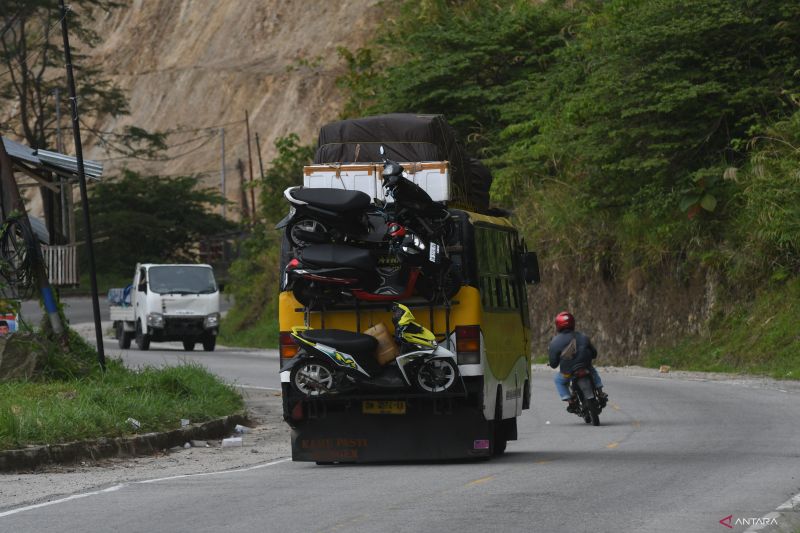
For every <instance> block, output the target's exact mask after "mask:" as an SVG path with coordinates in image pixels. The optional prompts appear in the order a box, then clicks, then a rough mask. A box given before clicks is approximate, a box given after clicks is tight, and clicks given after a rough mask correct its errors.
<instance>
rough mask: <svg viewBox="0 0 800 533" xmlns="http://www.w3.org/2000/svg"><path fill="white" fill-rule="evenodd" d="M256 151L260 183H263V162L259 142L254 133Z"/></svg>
mask: <svg viewBox="0 0 800 533" xmlns="http://www.w3.org/2000/svg"><path fill="white" fill-rule="evenodd" d="M256 150H257V151H258V169H259V170H260V171H261V181H262V182H263V181H264V162H263V161H262V160H261V142H259V140H258V133H256Z"/></svg>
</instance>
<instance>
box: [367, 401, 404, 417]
mask: <svg viewBox="0 0 800 533" xmlns="http://www.w3.org/2000/svg"><path fill="white" fill-rule="evenodd" d="M361 411H362V412H363V413H364V414H365V415H404V414H406V402H405V401H403V400H397V401H390V400H364V402H363V403H362V404H361Z"/></svg>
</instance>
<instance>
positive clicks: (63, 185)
mask: <svg viewBox="0 0 800 533" xmlns="http://www.w3.org/2000/svg"><path fill="white" fill-rule="evenodd" d="M53 92H54V93H55V98H56V152H58V153H59V154H63V153H64V140H63V139H62V138H61V88H60V87H56V88H55V89H53ZM58 190H59V191H60V193H61V233H63V234H64V235H65V236H66V235H70V231H69V228H70V221H69V210H68V209H69V206H68V202H67V192H69V193H70V194H71V193H72V190H71V187H70V190H69V191H67V180H66V179H65V178H64V177H63V176H61V177H60V179H59V188H58ZM67 239H68V242H70V243H72V242H73V241H72V239H70V238H69V237H67Z"/></svg>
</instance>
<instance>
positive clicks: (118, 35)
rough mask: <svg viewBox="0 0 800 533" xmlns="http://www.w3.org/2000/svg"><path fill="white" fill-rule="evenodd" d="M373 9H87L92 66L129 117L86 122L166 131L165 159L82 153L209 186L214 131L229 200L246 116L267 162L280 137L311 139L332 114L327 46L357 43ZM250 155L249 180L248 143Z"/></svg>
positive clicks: (265, 0)
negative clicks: (199, 179) (96, 42)
mask: <svg viewBox="0 0 800 533" xmlns="http://www.w3.org/2000/svg"><path fill="white" fill-rule="evenodd" d="M381 11H382V10H381V7H380V6H379V5H378V0H335V1H333V0H133V1H131V2H130V3H129V5H128V7H127V8H123V9H116V10H114V11H112V12H110V13H96V14H95V23H94V28H95V29H96V31H97V32H98V34H99V35H100V36H101V37H102V39H103V43H102V44H101V46H100V47H98V48H96V49H95V50H94V51H93V52H92V57H91V61H93V62H95V63H97V64H99V65H102V66H103V69H104V71H105V73H106V74H107V75H109V76H110V77H111V79H112V80H113V81H114V82H115V83H117V84H118V85H119V86H120V87H121V88H122V89H124V90H125V91H126V93H127V95H128V97H129V99H130V115H129V116H124V117H120V118H119V119H116V120H114V119H105V120H102V121H100V122H98V123H96V124H94V126H95V127H96V128H97V129H99V130H105V131H121V130H122V128H123V127H124V126H126V125H132V124H135V125H138V126H142V127H144V128H146V129H148V130H151V131H152V130H157V131H176V132H175V133H173V134H171V135H170V136H169V137H168V139H167V142H168V144H169V145H170V146H171V148H170V150H169V151H168V152H167V154H166V155H167V159H166V160H164V161H156V162H153V161H143V160H130V159H129V160H124V161H123V160H120V159H114V158H110V156H109V155H108V154H107V153H106V152H105V151H104V150H103V147H102V146H101V145H100V144H99V143H98V142H97V139H92V138H91V137H89V138H87V142H88V143H89V146H90V149H89V150H88V153H87V157H91V158H95V159H100V160H104V163H105V165H106V168H107V174H109V173H114V172H115V171H118V170H119V168H120V167H122V166H123V165H125V166H128V167H129V168H133V169H136V170H140V171H144V172H152V173H154V174H159V175H171V174H184V175H185V174H189V173H196V174H202V175H203V176H204V180H205V183H206V184H207V185H209V186H212V185H213V186H215V187H219V185H220V174H221V166H222V165H221V159H222V150H221V135H220V129H221V128H224V130H225V167H226V195H227V196H228V198H229V199H230V200H231V201H234V202H238V201H239V199H240V198H241V196H240V190H239V189H240V177H239V172H238V170H237V161H238V160H242V161H243V162H244V164H245V168H247V161H248V160H247V144H246V136H245V122H244V118H245V111H249V114H250V129H251V133H252V134H253V136H255V134H256V133H258V134H259V137H260V141H261V155H262V158H263V159H264V162H265V163H267V162H269V160H270V159H271V158H272V156H273V155H274V148H273V142H274V140H275V139H276V138H278V137H281V136H284V135H286V134H289V133H297V134H298V135H300V138H301V140H302V141H304V142H310V141H313V140H315V139H316V134H317V132H318V130H319V127H320V126H321V125H322V124H323V123H325V122H328V121H330V120H334V119H336V117H337V114H338V112H339V110H340V109H341V102H342V97H341V95H340V94H339V92H338V91H337V89H336V87H335V78H336V76H337V75H338V74H340V73H341V72H342V68H343V64H342V62H341V61H340V60H339V57H338V54H337V51H336V49H337V47H339V46H344V47H347V48H349V49H351V50H354V49H356V48H358V47H359V46H361V45H363V44H364V43H365V41H366V39H367V38H368V37H369V36H370V33H371V32H372V31H373V29H374V28H375V27H376V25H377V22H378V21H379V17H380V16H381ZM79 81H80V80H79ZM252 150H253V166H254V171H255V173H256V176H257V175H258V160H257V154H256V147H255V142H254V141H253V146H252Z"/></svg>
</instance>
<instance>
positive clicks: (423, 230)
mask: <svg viewBox="0 0 800 533" xmlns="http://www.w3.org/2000/svg"><path fill="white" fill-rule="evenodd" d="M380 153H381V155H383V154H384V150H383V146H381V147H380ZM403 171H404V169H403V167H402V165H400V164H399V163H397V162H395V161H392V160H390V159H384V160H383V172H382V173H381V176H382V178H383V190H384V191H385V193H386V196H387V197H390V198H392V200H393V201H392V202H387V203H386V205H385V206H384V211H385V212H386V213H387V216H388V219H390V220H396V221H398V222H400V223H402V224H403V225H405V226H407V227H409V228H411V229H412V230H413V231H414V232H416V233H417V234H418V235H420V236H421V237H423V238H424V239H426V240H429V241H434V240H437V239H445V240H446V239H447V238H449V235H450V231H451V226H452V222H451V220H450V212H449V211H448V210H447V207H445V206H444V204H442V203H440V202H434V201H433V199H431V197H430V195H429V194H428V193H427V192H425V190H424V189H423V188H422V187H420V186H419V185H417V184H416V183H414V182H413V181H411V180H410V179H408V178H406V177H405V176H403Z"/></svg>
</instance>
